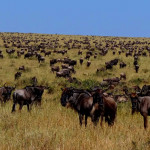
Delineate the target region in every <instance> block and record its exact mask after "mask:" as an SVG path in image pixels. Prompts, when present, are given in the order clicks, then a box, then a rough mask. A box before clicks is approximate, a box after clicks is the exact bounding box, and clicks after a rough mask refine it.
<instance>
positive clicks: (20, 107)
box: [19, 104, 23, 112]
mask: <svg viewBox="0 0 150 150" xmlns="http://www.w3.org/2000/svg"><path fill="white" fill-rule="evenodd" d="M22 107H23V104H19V111H20V112H21V109H22Z"/></svg>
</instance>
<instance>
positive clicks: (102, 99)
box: [91, 89, 117, 126]
mask: <svg viewBox="0 0 150 150" xmlns="http://www.w3.org/2000/svg"><path fill="white" fill-rule="evenodd" d="M93 100H94V105H93V108H92V111H91V114H92V121H93V122H94V123H95V125H96V124H97V122H98V121H99V118H100V116H101V126H102V122H103V117H105V121H106V122H107V123H108V125H110V126H111V125H113V124H114V121H115V118H116V114H117V103H116V102H115V100H114V98H113V97H110V96H107V94H104V93H103V91H102V90H100V89H97V90H96V91H95V92H94V94H93Z"/></svg>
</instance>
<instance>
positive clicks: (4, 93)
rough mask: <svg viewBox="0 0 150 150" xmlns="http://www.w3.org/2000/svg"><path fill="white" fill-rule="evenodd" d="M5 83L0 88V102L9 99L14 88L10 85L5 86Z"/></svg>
mask: <svg viewBox="0 0 150 150" xmlns="http://www.w3.org/2000/svg"><path fill="white" fill-rule="evenodd" d="M5 85H6V83H5V84H4V86H3V87H1V88H0V101H1V103H3V102H4V103H5V102H6V101H8V100H9V99H10V96H11V92H12V91H13V90H14V89H15V88H16V86H15V87H11V86H5Z"/></svg>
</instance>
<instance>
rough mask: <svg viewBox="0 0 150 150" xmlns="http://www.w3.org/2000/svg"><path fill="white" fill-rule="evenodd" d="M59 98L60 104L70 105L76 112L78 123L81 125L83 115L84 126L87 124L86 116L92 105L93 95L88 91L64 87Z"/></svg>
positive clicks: (88, 114)
mask: <svg viewBox="0 0 150 150" xmlns="http://www.w3.org/2000/svg"><path fill="white" fill-rule="evenodd" d="M60 100H61V105H62V106H64V107H65V106H67V107H68V106H70V107H71V108H73V109H74V110H75V111H77V112H78V115H79V121H80V125H82V121H83V117H84V116H85V126H86V125H87V118H88V117H89V116H90V112H91V110H92V107H93V97H92V96H91V94H90V93H88V92H87V91H84V90H78V89H74V88H65V89H64V90H63V92H62V95H61V99H60Z"/></svg>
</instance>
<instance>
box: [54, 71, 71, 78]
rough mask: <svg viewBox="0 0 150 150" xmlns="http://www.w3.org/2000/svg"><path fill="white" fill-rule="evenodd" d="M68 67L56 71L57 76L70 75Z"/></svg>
mask: <svg viewBox="0 0 150 150" xmlns="http://www.w3.org/2000/svg"><path fill="white" fill-rule="evenodd" d="M70 73H71V72H70V69H62V70H61V71H59V72H56V76H57V77H65V78H66V77H70Z"/></svg>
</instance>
